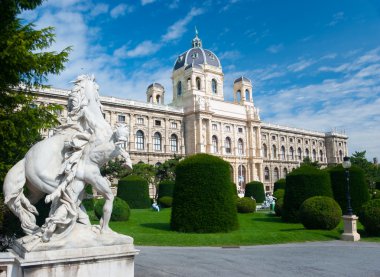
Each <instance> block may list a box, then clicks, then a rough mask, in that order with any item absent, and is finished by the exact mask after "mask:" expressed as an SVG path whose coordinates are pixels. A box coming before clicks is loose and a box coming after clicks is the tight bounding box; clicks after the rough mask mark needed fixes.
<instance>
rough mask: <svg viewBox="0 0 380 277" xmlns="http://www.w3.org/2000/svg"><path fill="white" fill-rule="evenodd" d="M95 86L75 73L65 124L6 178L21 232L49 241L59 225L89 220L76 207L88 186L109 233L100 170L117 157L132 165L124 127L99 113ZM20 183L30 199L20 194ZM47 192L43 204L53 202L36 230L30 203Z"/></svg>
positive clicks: (107, 193) (107, 194) (108, 195)
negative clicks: (101, 203)
mask: <svg viewBox="0 0 380 277" xmlns="http://www.w3.org/2000/svg"><path fill="white" fill-rule="evenodd" d="M98 89H99V87H98V85H97V84H96V82H95V81H94V77H93V76H91V77H90V76H87V75H81V76H79V77H78V78H77V80H76V81H75V82H74V88H73V90H72V91H71V93H70V95H69V101H68V111H69V118H68V119H69V123H68V124H66V125H63V126H61V127H59V128H58V130H57V132H56V134H55V135H54V136H52V137H50V138H47V139H45V140H43V141H40V142H38V143H37V144H35V145H34V146H33V147H32V148H30V150H29V151H28V153H27V154H26V155H25V157H24V158H23V159H22V160H21V161H19V162H18V163H17V164H16V165H15V166H13V167H12V168H11V170H10V171H9V172H8V174H7V175H6V177H5V180H4V186H3V191H4V196H5V203H6V204H7V205H8V207H9V208H10V209H11V210H12V212H13V213H14V214H15V215H16V216H18V217H19V218H20V221H21V227H22V228H23V230H24V232H25V233H27V234H32V235H33V234H37V235H39V236H40V237H42V240H43V241H48V240H50V238H51V237H52V236H53V235H54V233H55V230H56V227H57V225H59V226H60V227H62V226H65V225H69V224H71V225H72V224H73V223H75V222H76V221H80V222H82V223H85V224H89V220H88V216H87V214H86V213H85V212H84V211H83V210H82V209H83V208H82V209H81V208H80V205H81V200H82V197H83V191H84V187H85V185H86V184H90V185H92V186H93V187H94V188H95V189H96V190H97V191H98V192H99V193H100V194H101V195H102V196H103V197H104V198H105V199H106V201H105V204H104V207H103V217H102V219H101V221H100V225H101V226H100V227H101V232H108V231H110V229H109V227H108V223H109V220H110V217H111V212H112V202H113V198H114V197H113V194H112V191H111V189H110V182H109V181H108V180H107V179H106V178H104V177H102V176H101V174H100V169H99V168H100V167H101V166H102V165H104V164H105V163H107V162H108V161H109V160H110V159H112V158H114V157H116V156H118V155H122V156H123V157H124V158H125V160H126V166H128V167H130V168H131V167H132V163H131V160H130V157H129V155H128V153H127V152H125V151H124V150H123V148H122V147H121V144H122V143H124V142H125V141H126V140H127V136H128V129H127V128H126V126H119V127H118V128H117V130H116V131H115V132H113V131H112V128H111V126H110V125H109V123H108V122H107V121H106V120H105V119H104V117H103V113H102V106H101V103H100V101H99V94H98ZM24 185H26V186H27V188H28V191H29V195H28V197H26V196H25V195H24V193H23V188H24ZM46 194H48V196H47V197H46V198H45V202H52V206H51V210H50V214H49V217H48V218H47V219H46V222H45V224H44V225H43V226H42V228H40V227H39V226H37V225H36V219H35V214H37V210H36V208H35V207H34V206H33V204H35V203H36V202H38V200H40V199H41V198H42V197H44V196H45V195H46Z"/></svg>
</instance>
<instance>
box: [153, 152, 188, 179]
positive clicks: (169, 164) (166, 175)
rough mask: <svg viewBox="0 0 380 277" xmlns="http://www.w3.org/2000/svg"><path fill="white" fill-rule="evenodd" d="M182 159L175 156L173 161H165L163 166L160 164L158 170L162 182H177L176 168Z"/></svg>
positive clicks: (158, 176)
mask: <svg viewBox="0 0 380 277" xmlns="http://www.w3.org/2000/svg"><path fill="white" fill-rule="evenodd" d="M181 159H182V157H181V156H174V158H173V159H169V160H167V161H165V162H164V163H163V164H160V165H159V166H158V168H157V174H156V176H157V178H158V179H159V180H160V181H163V180H170V181H175V168H176V166H177V165H178V163H179V161H180V160H181Z"/></svg>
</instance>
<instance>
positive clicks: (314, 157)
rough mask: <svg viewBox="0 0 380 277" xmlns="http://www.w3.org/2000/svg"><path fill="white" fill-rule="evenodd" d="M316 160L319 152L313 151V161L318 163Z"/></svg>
mask: <svg viewBox="0 0 380 277" xmlns="http://www.w3.org/2000/svg"><path fill="white" fill-rule="evenodd" d="M316 160H317V151H315V149H313V161H316Z"/></svg>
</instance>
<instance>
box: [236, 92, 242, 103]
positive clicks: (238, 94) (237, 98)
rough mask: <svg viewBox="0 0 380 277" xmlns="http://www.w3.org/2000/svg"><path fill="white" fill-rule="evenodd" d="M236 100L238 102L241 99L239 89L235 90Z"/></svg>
mask: <svg viewBox="0 0 380 277" xmlns="http://www.w3.org/2000/svg"><path fill="white" fill-rule="evenodd" d="M236 101H237V102H240V101H241V91H240V90H238V91H237V92H236Z"/></svg>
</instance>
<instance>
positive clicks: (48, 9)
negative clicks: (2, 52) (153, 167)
mask: <svg viewBox="0 0 380 277" xmlns="http://www.w3.org/2000/svg"><path fill="white" fill-rule="evenodd" d="M22 17H23V18H24V19H25V20H27V21H28V22H29V21H33V22H35V24H36V25H37V26H38V27H46V26H54V27H55V29H56V34H57V37H56V43H55V44H54V46H53V47H52V50H56V51H59V50H62V49H63V48H64V47H66V46H70V45H71V46H73V51H72V53H71V55H70V62H69V63H68V64H67V65H66V70H65V71H64V72H63V73H62V74H61V75H60V76H58V77H56V76H53V77H51V78H50V79H49V83H50V84H51V85H53V86H55V87H59V88H70V84H69V81H71V80H73V79H74V78H75V77H76V75H78V74H83V73H93V74H95V76H96V78H97V81H98V83H99V85H100V93H101V94H102V95H110V96H116V97H121V98H128V99H134V100H141V101H145V91H146V87H147V86H148V85H149V84H150V83H152V82H160V83H162V84H163V85H164V86H165V88H166V102H167V103H169V102H170V99H171V98H172V85H171V80H170V76H171V72H172V67H173V65H174V62H175V59H176V57H177V56H178V55H179V54H181V53H182V52H184V51H186V50H187V49H188V48H189V47H190V45H191V43H190V42H191V40H192V38H193V37H194V27H195V26H197V28H198V30H199V36H200V38H201V39H202V40H203V46H204V48H207V49H210V50H212V51H213V52H214V53H215V54H216V55H217V56H218V57H219V58H220V60H221V63H222V67H223V71H224V74H225V84H224V93H225V98H226V100H231V99H232V83H233V80H234V79H235V78H237V77H239V76H241V75H244V76H246V77H248V78H250V79H251V80H252V81H253V83H254V92H253V95H254V102H255V105H256V106H257V107H259V108H260V111H261V119H262V120H263V121H265V122H270V123H276V124H281V125H287V126H292V127H298V128H305V129H308V130H317V131H331V130H333V129H336V130H344V131H345V132H346V134H347V135H348V136H349V137H350V139H349V151H350V153H353V152H354V151H362V150H367V158H368V159H372V158H373V157H375V156H376V157H379V158H380V1H372V0H367V1H365V0H362V1H357V0H355V1H354V0H352V1H349V0H346V1H341V0H329V1H301V0H300V1H296V0H294V1H290V0H289V1H284V0H278V1H272V0H261V1H260V0H256V1H254V0H251V1H244V0H229V1H228V0H227V1H221V0H220V1H214V0H209V1H183V0H141V1H124V2H122V1H93V0H66V1H57V0H55V1H46V2H44V4H43V5H42V6H41V7H40V8H38V9H37V10H34V11H31V12H25V13H23V14H22Z"/></svg>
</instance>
